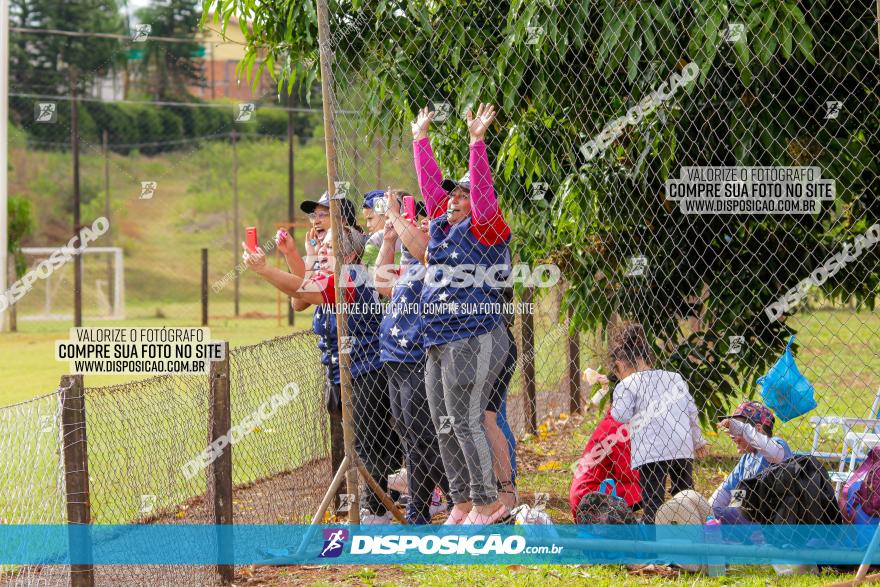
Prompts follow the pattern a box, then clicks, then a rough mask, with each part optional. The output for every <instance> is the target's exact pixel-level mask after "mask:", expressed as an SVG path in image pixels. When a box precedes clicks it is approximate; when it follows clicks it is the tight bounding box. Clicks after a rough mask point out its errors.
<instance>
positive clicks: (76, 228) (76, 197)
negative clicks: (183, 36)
mask: <svg viewBox="0 0 880 587" xmlns="http://www.w3.org/2000/svg"><path fill="white" fill-rule="evenodd" d="M76 84H77V78H76V66H74V65H71V66H70V94H71V98H72V99H71V101H70V146H71V149H72V150H73V234H74V236H75V237H76V243H77V247H79V248H81V247H82V241H81V240H80V228H81V226H80V215H79V213H80V209H79V208H80V193H79V107H78V106H77V99H76V98H77V92H76ZM73 325H74V326H76V327H79V326H82V254H81V253H78V254H75V255H74V256H73Z"/></svg>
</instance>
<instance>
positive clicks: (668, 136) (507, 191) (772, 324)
mask: <svg viewBox="0 0 880 587" xmlns="http://www.w3.org/2000/svg"><path fill="white" fill-rule="evenodd" d="M209 11H215V12H216V20H217V22H220V23H221V24H225V23H226V22H228V19H229V17H230V15H233V14H235V15H240V16H243V17H244V18H243V19H242V20H247V21H249V22H250V23H251V24H252V29H251V30H250V31H247V30H246V31H245V35H246V37H247V39H248V47H247V54H246V56H245V58H244V60H243V61H242V62H241V64H240V67H241V69H242V72H243V75H245V76H246V77H250V78H251V79H254V78H255V77H256V76H259V75H260V74H261V73H262V72H263V70H264V69H265V71H268V72H269V73H270V74H271V75H274V76H275V77H276V79H277V80H278V81H279V84H282V83H285V82H286V84H287V88H288V90H291V89H294V88H296V87H300V88H308V87H310V82H311V81H312V80H314V79H315V77H316V76H317V75H318V73H319V71H318V65H317V64H316V63H315V62H314V61H313V56H314V54H315V50H316V47H317V40H316V39H317V25H316V16H315V6H314V4H313V3H312V2H299V1H294V0H282V1H276V2H263V1H262V0H261V1H257V0H204V2H203V13H208V12H209ZM330 13H331V14H330V16H331V25H330V26H331V35H332V37H333V39H332V40H333V43H332V49H333V51H334V54H335V66H334V74H335V76H336V78H337V80H344V82H343V83H345V84H347V85H348V84H350V83H351V82H352V80H357V81H358V83H359V84H360V85H359V86H358V87H356V88H351V87H348V86H347V87H337V88H336V96H337V99H338V100H340V101H341V100H344V99H346V98H348V99H349V102H352V103H354V104H356V105H357V106H358V107H359V108H360V110H361V111H362V114H363V120H365V121H366V123H367V124H368V125H369V127H370V129H371V131H372V132H373V133H378V134H381V135H384V136H386V137H399V136H402V135H403V133H404V132H405V131H407V130H408V128H409V124H408V123H409V122H410V120H412V118H413V116H414V111H415V109H416V108H417V107H419V106H421V105H424V104H426V103H428V102H431V101H434V102H440V101H447V102H449V103H451V104H452V105H453V106H454V108H455V110H456V112H457V113H459V114H460V113H461V112H463V111H464V110H466V108H467V107H468V106H469V105H472V104H474V103H476V102H481V101H482V102H487V101H492V102H495V103H497V104H499V105H500V107H501V114H500V115H499V117H498V122H497V125H496V126H497V127H496V128H495V129H493V131H491V132H493V133H494V134H495V136H496V137H498V138H499V139H500V140H495V141H492V142H491V144H490V150H491V151H492V152H491V158H492V161H493V162H494V163H495V180H496V184H497V187H498V191H499V192H500V194H501V197H502V200H503V207H504V209H505V212H506V215H507V217H508V219H509V221H510V222H511V224H512V225H513V227H514V231H515V238H514V240H513V245H512V246H513V248H514V249H515V253H516V254H518V255H519V256H520V257H521V258H522V259H523V260H526V261H530V262H536V261H539V260H545V261H546V260H552V261H553V262H556V263H557V264H558V265H559V266H560V267H561V268H562V269H563V272H564V275H565V277H566V279H567V280H568V282H569V284H570V286H569V288H568V290H567V293H566V301H567V302H568V303H570V304H572V305H573V306H574V311H575V314H574V324H573V327H574V328H589V329H592V328H596V327H601V326H604V325H605V324H606V323H607V322H608V321H609V319H611V318H612V317H614V316H622V317H628V318H632V319H636V320H639V321H641V322H643V323H644V324H645V326H646V328H648V330H649V331H650V332H651V333H652V334H653V335H654V337H655V340H656V345H657V351H658V355H659V356H660V357H661V359H662V360H661V363H662V364H663V365H664V366H666V367H670V368H674V369H677V370H679V371H680V372H681V373H682V374H683V375H684V376H685V378H686V379H687V380H688V381H689V383H690V385H691V389H692V391H693V392H694V395H695V397H696V399H697V401H698V404H699V405H700V406H701V408H702V410H703V414H704V417H710V418H711V417H713V416H714V415H715V414H717V413H718V411H719V410H721V409H723V404H724V402H725V400H726V398H727V397H729V396H730V395H733V394H734V393H741V392H743V391H745V392H750V391H752V390H753V389H754V388H753V385H754V383H753V382H754V380H755V378H756V376H757V375H760V374H761V373H763V372H764V371H765V370H766V369H767V367H768V366H769V364H770V363H771V362H772V361H773V360H775V358H776V356H777V355H778V354H779V352H780V351H781V349H782V347H783V346H784V343H785V340H786V339H787V333H788V332H790V331H791V330H792V328H791V325H789V324H786V323H785V320H781V321H770V320H769V319H768V317H767V315H766V314H765V312H764V308H765V307H766V306H767V305H768V304H770V303H772V302H773V301H775V300H776V299H777V298H778V297H779V296H780V295H781V294H782V293H784V291H786V290H787V289H789V288H790V287H792V286H793V285H794V284H796V283H797V282H798V281H800V280H801V279H804V278H805V277H806V276H808V275H809V273H810V272H811V271H812V270H813V269H814V268H816V267H818V266H820V265H821V264H822V263H823V261H824V260H825V259H826V258H827V257H828V256H830V255H831V254H833V253H834V252H837V251H839V249H840V245H841V242H842V241H845V240H848V239H851V238H852V236H853V235H857V234H860V233H862V232H864V231H865V229H866V228H867V227H868V226H869V225H871V224H873V223H874V222H875V221H877V219H880V202H878V201H877V194H878V193H880V179H878V173H880V169H878V162H877V157H876V153H877V152H878V149H880V139H878V108H877V96H876V87H877V77H876V63H877V54H876V45H875V37H874V34H875V32H876V31H875V25H874V22H873V14H874V7H873V4H872V3H871V2H868V1H867V0H856V1H854V2H853V1H850V0H805V1H795V0H781V1H779V2H777V1H772V2H771V1H768V0H693V1H687V2H685V1H682V0H649V1H646V2H630V1H621V0H542V1H536V0H535V1H525V0H510V1H497V0H493V1H491V2H489V1H485V2H484V1H479V2H463V1H460V0H432V1H405V0H401V1H394V2H392V1H387V0H379V1H377V2H362V1H359V0H351V1H349V0H340V1H331V2H330ZM731 23H737V24H741V25H742V27H743V31H744V33H745V34H744V35H743V36H742V37H741V38H740V39H739V40H736V41H734V40H732V39H729V40H725V39H724V37H723V35H724V31H725V30H726V29H727V27H728V25H729V24H731ZM536 29H537V30H539V31H540V33H539V34H538V35H537V39H535V38H534V31H535V30H536ZM258 55H266V56H267V58H266V62H265V68H264V67H263V65H260V66H255V63H257V62H258V59H257V56H258ZM690 62H694V63H696V64H697V66H698V67H699V71H700V75H699V77H698V79H697V80H696V81H695V82H694V83H693V84H692V85H691V86H690V87H689V88H688V89H680V90H679V92H678V94H677V95H676V96H675V98H674V99H673V100H672V101H670V103H669V104H666V105H664V106H663V107H661V108H658V109H657V110H656V111H655V112H654V113H652V114H651V115H649V116H647V117H646V118H645V119H644V120H642V121H641V122H639V123H638V124H633V125H628V126H627V127H626V128H625V129H624V131H623V132H622V133H621V134H620V135H619V136H618V137H617V138H616V139H615V140H614V141H613V143H612V145H611V147H610V148H608V149H606V150H605V151H604V152H603V153H601V154H600V155H598V156H597V157H595V158H594V159H591V160H589V161H587V160H585V159H584V157H583V154H582V153H581V152H580V151H579V149H578V147H579V145H581V144H582V143H583V142H584V141H585V140H587V139H588V138H590V137H594V136H596V135H597V134H598V133H599V132H600V131H601V130H602V128H603V127H604V126H605V125H606V124H607V123H608V122H610V121H611V120H614V119H615V118H618V117H620V116H622V115H625V114H626V111H627V109H628V108H630V107H632V105H633V104H635V103H637V102H638V101H639V100H640V99H642V98H643V97H645V96H646V95H648V94H649V93H650V92H651V91H652V90H653V89H654V88H656V87H657V85H658V84H659V83H660V82H662V81H665V80H667V79H669V77H670V75H671V74H673V73H675V72H680V71H682V69H683V68H684V66H685V65H686V64H688V63H690ZM827 100H840V101H842V102H843V103H844V107H843V111H844V114H841V116H840V117H839V118H838V119H836V120H834V121H833V122H831V121H828V120H826V119H825V118H824V112H825V102H826V101H827ZM345 106H349V104H348V103H346V104H345ZM433 144H434V146H435V151H436V152H437V153H438V157H439V158H440V159H441V162H442V164H443V166H444V168H445V169H448V170H449V171H450V172H462V171H463V170H464V169H465V167H466V163H467V161H466V160H465V154H466V152H467V149H466V133H465V132H464V125H463V122H461V121H460V120H457V119H456V120H453V121H452V122H448V123H446V124H445V125H444V127H443V130H442V131H440V130H435V132H434V133H433ZM694 165H767V166H770V165H807V166H810V165H812V166H818V167H820V168H821V169H822V174H823V177H825V178H832V179H834V180H835V181H836V186H837V194H836V200H835V201H834V202H830V203H829V202H826V203H825V204H823V206H824V207H823V209H822V211H821V212H820V213H819V214H817V215H815V216H794V215H792V216H783V215H777V216H764V215H757V216H745V215H742V216H723V215H705V216H696V215H684V214H682V213H680V212H679V211H678V209H677V207H676V206H675V205H674V204H673V202H671V201H668V200H666V198H665V193H664V182H665V181H666V180H667V179H669V178H670V177H677V176H678V171H679V169H680V168H681V167H682V166H694ZM538 181H540V182H544V183H547V184H549V185H550V186H551V187H552V189H553V192H554V193H553V199H552V200H551V201H550V205H548V204H547V201H546V200H543V199H540V200H533V199H531V198H530V197H529V195H530V193H531V189H532V187H533V185H534V183H535V182H538ZM637 254H638V255H642V256H645V257H646V258H648V260H649V271H650V274H649V279H643V280H639V279H632V278H628V277H626V273H627V270H628V265H629V260H630V258H631V257H633V256H634V255H637ZM878 258H880V257H878V252H877V251H876V250H875V251H871V252H869V253H867V254H863V255H862V256H861V257H860V258H859V259H858V260H857V261H855V262H852V263H851V264H849V265H847V267H846V270H845V271H840V272H839V273H838V274H837V275H835V276H834V277H833V278H832V279H830V280H829V281H828V282H827V283H826V285H825V287H824V290H825V294H826V295H828V296H830V297H831V298H832V299H835V300H847V299H850V298H854V299H855V300H857V301H858V302H859V303H863V304H866V305H867V306H869V307H871V308H873V304H874V300H875V297H876V295H877V293H878V282H880V275H878V271H877V261H878ZM734 335H737V336H744V337H745V339H746V344H745V345H744V347H743V348H744V350H743V352H741V353H740V354H738V355H731V354H727V350H728V337H729V336H734Z"/></svg>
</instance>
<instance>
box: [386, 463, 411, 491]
mask: <svg viewBox="0 0 880 587" xmlns="http://www.w3.org/2000/svg"><path fill="white" fill-rule="evenodd" d="M407 482H408V479H407V474H406V469H400V470H399V471H395V472H394V473H391V474H390V475H388V490H389V491H396V492H398V493H400V494H405V493H407V492H408V491H409V486H408V485H407Z"/></svg>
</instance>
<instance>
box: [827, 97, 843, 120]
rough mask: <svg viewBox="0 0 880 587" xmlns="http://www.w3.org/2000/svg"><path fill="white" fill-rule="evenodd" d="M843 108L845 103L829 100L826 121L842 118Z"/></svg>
mask: <svg viewBox="0 0 880 587" xmlns="http://www.w3.org/2000/svg"><path fill="white" fill-rule="evenodd" d="M842 108H843V102H841V101H840V100H829V101H827V102H825V120H835V119H837V117H838V116H840V110H841V109H842Z"/></svg>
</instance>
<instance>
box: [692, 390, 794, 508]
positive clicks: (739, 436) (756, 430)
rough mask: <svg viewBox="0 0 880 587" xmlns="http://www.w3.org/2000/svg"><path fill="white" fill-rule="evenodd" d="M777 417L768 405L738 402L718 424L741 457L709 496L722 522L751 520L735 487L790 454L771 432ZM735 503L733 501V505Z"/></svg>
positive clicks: (710, 502) (781, 441)
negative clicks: (740, 502) (736, 498)
mask: <svg viewBox="0 0 880 587" xmlns="http://www.w3.org/2000/svg"><path fill="white" fill-rule="evenodd" d="M775 421H776V417H775V416H774V415H773V412H771V411H770V408H768V407H767V406H765V405H763V404H761V403H758V402H755V401H747V402H743V403H741V404H740V405H739V406H738V407H737V408H736V409H735V410H734V411H733V414H731V415H730V416H727V417H726V418H724V419H723V420H721V422H720V423H719V424H718V427H719V428H722V429H724V430H726V431H727V432H728V434H730V438H731V440H733V442H734V443H735V444H736V448H737V450H738V451H739V453H740V454H741V455H742V457H741V458H740V459H739V462H738V463H737V464H736V467H734V468H733V471H731V473H730V475H728V476H727V479H725V480H724V482H723V483H722V484H721V486H720V487H719V488H718V489H717V490H715V493H713V494H712V497H711V498H710V499H709V505H711V506H712V513H713V515H714V516H715V518H716V519H718V520H720V521H721V523H722V524H750V523H751V521H750V520H749V519H748V518H747V517H746V516H745V514H743V512H742V511H741V510H740V508H739V507H737V506H736V505H735V504H736V501H734V500H733V497H734V491H735V490H736V488H737V486H738V485H739V484H740V482H741V481H742V480H744V479H750V478H752V477H754V476H756V475H758V474H759V473H760V472H761V471H763V470H764V469H766V468H767V467H769V466H770V465H775V464H777V463H781V462H782V461H784V460H785V459H787V458H789V457H791V449H790V448H789V447H788V444H786V442H785V441H784V440H782V439H781V438H777V437H775V436H773V424H774V422H775ZM732 504H734V505H732Z"/></svg>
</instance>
